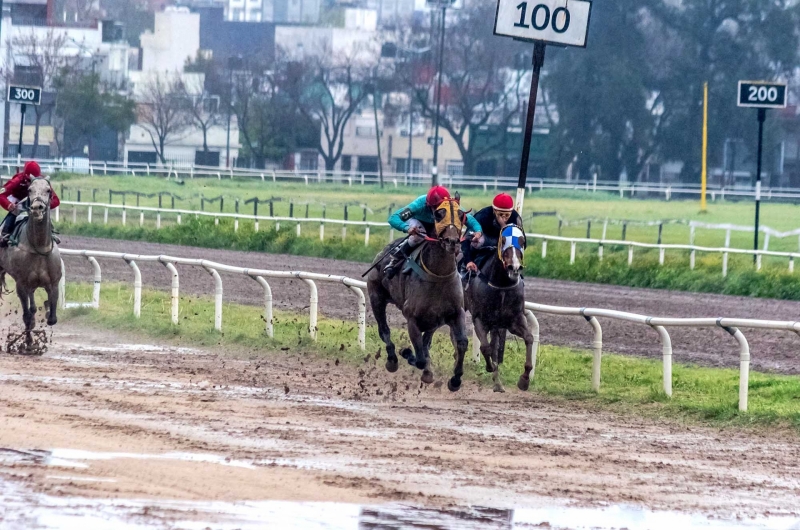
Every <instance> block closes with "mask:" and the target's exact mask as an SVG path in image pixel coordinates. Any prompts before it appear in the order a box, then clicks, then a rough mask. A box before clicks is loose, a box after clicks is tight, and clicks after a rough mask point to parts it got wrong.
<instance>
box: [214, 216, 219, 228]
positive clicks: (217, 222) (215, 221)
mask: <svg viewBox="0 0 800 530" xmlns="http://www.w3.org/2000/svg"><path fill="white" fill-rule="evenodd" d="M214 226H219V217H217V216H214Z"/></svg>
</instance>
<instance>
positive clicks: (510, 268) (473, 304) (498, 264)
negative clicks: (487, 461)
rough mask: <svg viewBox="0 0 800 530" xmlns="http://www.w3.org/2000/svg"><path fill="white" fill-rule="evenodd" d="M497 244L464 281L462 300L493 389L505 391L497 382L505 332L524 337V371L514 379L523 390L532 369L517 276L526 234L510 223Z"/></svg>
mask: <svg viewBox="0 0 800 530" xmlns="http://www.w3.org/2000/svg"><path fill="white" fill-rule="evenodd" d="M498 246H499V251H497V252H495V253H494V255H493V256H490V257H489V258H488V259H487V260H486V262H485V263H484V264H483V266H482V267H481V271H480V274H478V275H477V276H475V277H473V278H471V279H470V280H469V282H467V285H466V291H465V302H466V307H467V310H468V311H469V312H470V314H471V315H472V323H473V325H474V327H475V334H476V335H477V336H478V340H480V342H481V353H482V354H483V357H484V360H485V361H486V371H487V372H488V373H490V374H493V381H494V391H495V392H505V389H504V388H503V384H502V383H501V382H500V365H501V364H502V363H503V356H504V354H505V344H506V333H507V332H508V331H510V332H511V333H513V334H514V335H516V336H518V337H520V338H522V339H523V340H524V341H525V351H526V355H527V357H526V360H525V371H524V372H523V374H522V375H521V376H520V378H519V382H518V383H517V387H518V388H519V389H520V390H522V391H523V392H524V391H527V390H528V388H530V383H531V380H530V374H531V371H532V370H533V334H532V333H531V331H530V330H529V329H528V321H527V319H526V317H525V283H524V282H523V281H522V278H521V277H520V274H521V270H522V260H523V255H524V254H523V250H524V248H525V235H524V234H523V233H522V231H521V230H520V229H519V228H518V227H516V226H513V225H509V226H508V227H506V228H505V229H504V230H503V232H502V234H501V236H500V239H499V241H498ZM490 337H491V341H490Z"/></svg>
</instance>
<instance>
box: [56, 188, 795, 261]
mask: <svg viewBox="0 0 800 530" xmlns="http://www.w3.org/2000/svg"><path fill="white" fill-rule="evenodd" d="M61 204H62V205H63V206H62V207H72V212H71V215H72V221H73V222H77V219H78V208H79V207H80V208H85V210H86V212H85V215H86V220H87V221H88V222H89V223H91V222H93V220H94V218H95V212H96V211H100V210H102V212H103V223H106V224H107V223H108V214H109V211H110V210H118V211H121V212H122V224H123V225H125V226H127V224H128V222H129V221H128V213H129V212H132V213H134V214H136V213H138V214H139V215H138V225H139V226H144V223H145V213H149V214H151V216H152V215H155V226H156V228H157V229H160V228H161V227H162V221H163V216H165V215H170V216H175V218H176V221H177V223H178V224H181V223H182V219H183V216H194V217H206V218H213V219H214V220H215V222H216V224H219V220H220V219H233V220H234V225H233V226H234V230H235V231H238V230H239V228H240V223H241V222H242V221H252V222H253V228H254V230H255V231H256V232H257V231H259V228H260V225H259V223H260V222H263V221H266V222H273V223H275V229H276V230H280V228H281V223H286V224H294V225H295V231H296V234H297V235H298V236H300V235H301V234H302V225H303V224H315V225H319V237H320V240H321V241H323V240H324V239H325V225H326V224H327V225H336V226H341V229H342V232H341V233H342V238H345V237H346V236H347V227H348V226H352V227H360V228H364V244H365V245H369V242H370V231H371V229H373V228H380V229H387V228H389V227H388V225H387V224H386V223H379V222H374V221H345V220H342V219H327V218H318V217H317V218H314V217H312V218H298V217H280V216H264V215H258V216H255V215H248V214H241V213H221V212H202V211H194V210H181V209H169V208H156V207H148V206H126V205H120V204H105V203H89V202H80V203H79V202H70V201H64V202H62V203H61ZM61 209H62V208H57V209H56V210H55V221H56V222H59V221H60V219H61ZM724 226H727V225H724ZM394 236H395V231H394V230H392V229H389V242H391V241H393V240H394ZM526 236H527V237H528V240H529V241H530V242H533V241H536V240H540V241H541V242H542V258H546V257H547V250H548V243H549V242H551V241H554V242H564V243H569V244H570V263H575V261H576V259H577V249H578V246H579V245H590V246H596V247H597V252H598V257H599V258H600V259H601V260H602V259H603V256H604V252H605V247H606V246H609V245H610V246H621V247H626V248H627V249H628V265H629V266H630V265H632V264H633V259H634V249H644V250H658V251H659V263H660V264H661V265H663V264H664V262H665V259H666V253H667V251H683V252H687V251H688V252H689V268H690V269H691V270H694V268H695V264H696V258H697V254H698V253H703V254H720V255H722V275H723V277H726V276H727V275H728V260H729V257H730V255H731V254H737V255H749V256H755V257H756V270H761V268H762V261H763V260H762V258H763V257H764V256H769V257H775V258H784V259H787V260H788V270H789V272H790V273H793V272H794V269H795V259H800V251H798V252H778V251H770V250H766V249H765V250H751V249H738V248H731V247H728V246H726V247H716V248H715V247H702V246H697V245H693V244H689V245H675V244H658V243H639V242H636V241H628V240H613V239H603V238H601V239H593V238H591V239H590V238H573V237H563V236H553V235H548V234H537V233H528V234H526ZM727 243H728V244H729V243H730V238H728V240H727ZM768 244H769V243H768V242H765V246H767V245H768Z"/></svg>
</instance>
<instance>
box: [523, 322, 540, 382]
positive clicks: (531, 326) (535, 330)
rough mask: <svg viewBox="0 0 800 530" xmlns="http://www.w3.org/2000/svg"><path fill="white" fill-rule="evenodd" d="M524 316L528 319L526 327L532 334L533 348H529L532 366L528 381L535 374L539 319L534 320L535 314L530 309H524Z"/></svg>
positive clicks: (531, 379)
mask: <svg viewBox="0 0 800 530" xmlns="http://www.w3.org/2000/svg"><path fill="white" fill-rule="evenodd" d="M525 318H527V319H528V329H530V332H531V335H533V348H531V364H532V365H533V368H532V369H531V373H530V381H531V382H533V378H534V376H535V375H536V358H537V357H538V355H539V321H538V320H536V315H534V314H533V311H530V310H526V311H525Z"/></svg>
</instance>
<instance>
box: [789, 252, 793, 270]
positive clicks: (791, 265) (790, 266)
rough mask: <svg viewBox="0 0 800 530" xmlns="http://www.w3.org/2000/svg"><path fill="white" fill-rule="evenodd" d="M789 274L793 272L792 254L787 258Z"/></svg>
mask: <svg viewBox="0 0 800 530" xmlns="http://www.w3.org/2000/svg"><path fill="white" fill-rule="evenodd" d="M789 274H794V256H792V257H790V258H789Z"/></svg>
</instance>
